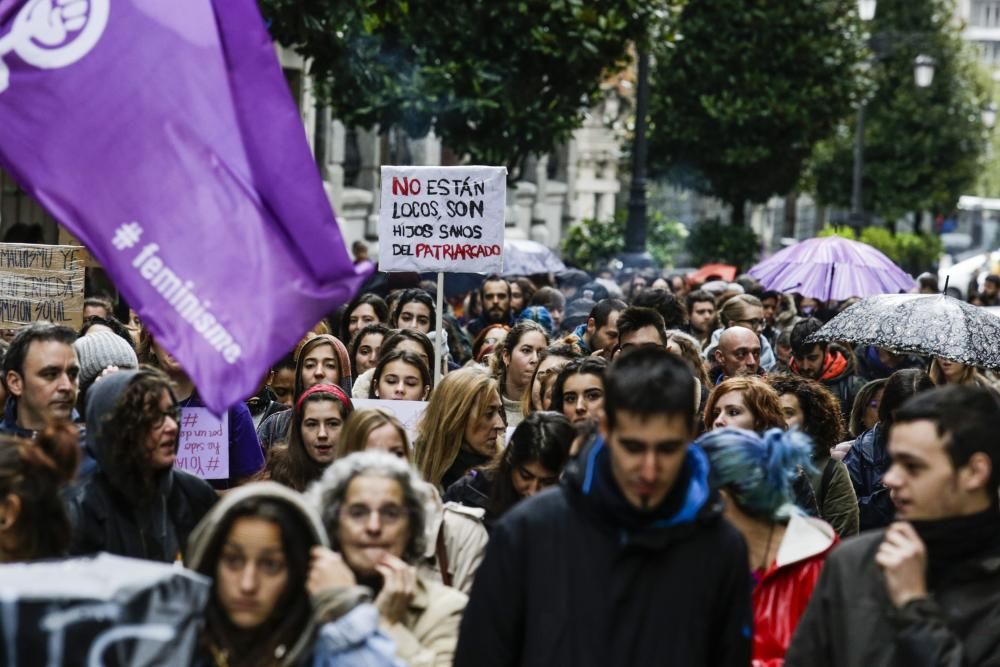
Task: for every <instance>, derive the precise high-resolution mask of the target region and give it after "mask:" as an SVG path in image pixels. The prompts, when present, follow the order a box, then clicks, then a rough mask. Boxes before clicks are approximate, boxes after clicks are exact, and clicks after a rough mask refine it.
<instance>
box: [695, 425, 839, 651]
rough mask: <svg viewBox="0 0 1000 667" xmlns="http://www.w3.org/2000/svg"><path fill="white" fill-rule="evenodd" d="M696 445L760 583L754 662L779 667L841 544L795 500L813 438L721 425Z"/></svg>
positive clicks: (755, 595)
mask: <svg viewBox="0 0 1000 667" xmlns="http://www.w3.org/2000/svg"><path fill="white" fill-rule="evenodd" d="M691 447H692V448H695V447H700V448H701V449H702V450H704V452H705V454H706V455H707V456H708V461H709V465H710V472H709V477H708V480H709V485H710V486H711V488H712V489H713V490H717V491H718V492H719V495H720V496H721V498H722V500H723V503H724V508H723V516H724V517H725V518H726V520H727V521H728V522H729V523H730V524H731V525H732V526H733V527H734V528H736V530H738V531H739V532H740V533H741V534H742V535H743V539H744V540H746V545H747V555H748V556H749V558H750V560H749V562H748V563H747V566H748V567H749V568H750V572H751V573H752V574H753V578H754V582H755V583H754V590H753V597H752V602H753V656H752V657H753V664H754V665H755V666H759V665H780V664H781V661H782V660H783V659H784V656H785V651H786V650H787V649H788V645H789V643H790V642H791V640H792V633H793V632H794V631H795V626H796V625H797V624H798V621H799V618H800V617H801V616H802V613H803V612H804V611H805V608H806V604H807V603H808V602H809V597H810V596H811V595H812V591H813V588H814V587H815V586H816V581H817V580H818V579H819V575H820V572H821V570H822V569H823V563H824V562H825V560H826V556H827V554H828V553H830V550H831V549H832V548H833V546H834V545H835V544H836V543H837V536H836V533H835V532H834V530H833V528H831V527H830V525H829V524H827V523H826V522H824V521H822V520H820V519H814V518H809V517H805V516H803V515H802V511H801V510H799V508H797V507H796V506H795V505H794V504H793V503H792V500H793V491H794V489H793V484H794V481H795V479H796V478H797V477H798V476H799V471H800V470H801V469H802V467H803V466H806V467H808V466H809V465H810V464H809V459H810V458H811V455H812V443H810V442H809V438H808V437H806V436H805V435H803V434H801V433H799V432H797V431H791V432H788V433H785V432H783V431H781V430H779V429H771V430H769V431H767V432H766V433H764V434H763V435H758V434H757V433H754V432H752V431H746V430H742V429H735V428H722V429H716V430H714V431H711V432H710V433H706V434H704V435H702V436H701V437H700V438H698V439H697V440H695V441H694V443H693V444H692V445H691Z"/></svg>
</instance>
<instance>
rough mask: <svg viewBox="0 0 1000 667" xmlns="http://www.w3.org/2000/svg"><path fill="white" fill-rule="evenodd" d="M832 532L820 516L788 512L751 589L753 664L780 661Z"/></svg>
mask: <svg viewBox="0 0 1000 667" xmlns="http://www.w3.org/2000/svg"><path fill="white" fill-rule="evenodd" d="M836 543H837V534H836V533H835V532H834V530H833V528H831V527H830V525H829V524H827V523H826V522H824V521H821V520H819V519H813V518H810V517H804V516H793V517H792V518H791V519H790V520H789V521H788V527H787V528H786V529H785V536H784V537H783V538H782V540H781V546H780V547H778V556H777V558H775V561H774V564H773V565H772V566H771V568H770V569H769V570H768V571H767V572H765V573H764V576H763V577H762V578H761V580H760V583H758V584H757V586H756V588H754V591H753V667H781V665H782V664H783V663H784V661H785V651H786V650H787V649H788V644H789V643H790V642H791V641H792V633H794V632H795V626H797V625H798V624H799V618H800V617H801V616H802V612H804V611H805V610H806V604H808V602H809V597H810V596H811V595H812V592H813V588H814V587H815V586H816V580H817V579H819V573H820V571H821V570H822V569H823V562H824V561H825V560H826V555H827V554H828V553H829V552H830V550H831V549H832V548H833V546H834V544H836Z"/></svg>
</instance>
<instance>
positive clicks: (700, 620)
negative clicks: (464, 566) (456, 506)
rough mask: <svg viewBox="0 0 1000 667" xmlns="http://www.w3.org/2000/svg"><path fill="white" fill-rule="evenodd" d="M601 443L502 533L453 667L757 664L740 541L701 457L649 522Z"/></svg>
mask: <svg viewBox="0 0 1000 667" xmlns="http://www.w3.org/2000/svg"><path fill="white" fill-rule="evenodd" d="M609 458H610V457H609V455H608V449H607V446H606V445H605V444H604V441H603V440H601V439H598V440H597V441H596V442H595V443H594V444H592V445H591V447H590V448H589V449H588V450H586V451H585V452H584V453H582V454H581V455H580V458H579V461H578V462H575V463H572V464H571V465H570V466H569V467H567V472H566V473H565V475H564V478H563V481H562V483H561V485H560V487H559V488H553V489H547V490H545V491H543V492H542V493H540V494H538V495H536V496H534V497H532V498H529V499H528V500H525V501H524V502H521V503H519V504H518V505H517V506H516V507H514V508H513V509H512V510H511V511H510V512H508V513H507V514H505V515H504V516H503V517H502V518H501V519H500V521H499V522H498V523H497V524H496V526H495V527H494V529H493V534H492V537H491V539H490V544H489V547H488V548H487V552H486V558H485V560H484V561H483V564H482V565H481V566H480V569H479V573H478V574H477V575H476V581H475V584H473V587H472V593H471V596H470V599H469V605H468V607H466V610H465V616H464V618H463V621H462V630H461V634H460V636H459V642H458V649H457V652H456V655H455V665H456V666H457V667H467V666H472V665H475V667H493V666H498V667H499V666H508V665H511V666H512V665H521V666H524V667H533V666H538V667H541V666H542V665H544V666H546V667H553V666H558V665H567V666H569V665H572V666H573V667H606V666H608V665H629V666H630V667H642V666H644V665H684V666H685V667H701V666H705V667H708V666H709V665H711V666H712V667H729V666H732V667H737V666H738V667H746V666H747V665H748V664H750V631H751V628H750V623H751V611H750V575H749V571H748V570H749V568H748V567H747V552H746V545H745V544H744V542H743V538H742V537H741V536H740V534H739V533H737V532H736V530H735V529H734V528H733V527H732V526H730V525H729V524H728V523H726V522H725V521H723V520H722V517H721V515H720V511H721V509H720V504H719V502H718V497H717V496H715V495H714V494H712V493H711V492H710V490H709V486H708V461H707V458H706V457H705V455H704V453H702V452H701V450H699V449H696V448H694V447H692V448H691V449H690V450H689V451H688V454H687V459H686V461H685V465H684V468H683V471H682V473H681V475H680V477H679V478H678V480H677V482H676V483H675V484H674V489H673V491H671V493H670V494H669V495H668V496H667V499H666V500H665V501H664V502H663V504H662V505H661V506H660V507H659V508H657V509H655V510H653V511H651V512H640V511H639V510H637V509H634V508H632V506H631V505H629V504H628V503H627V501H626V500H625V499H624V497H623V496H622V494H621V491H620V490H619V489H618V486H617V484H616V483H615V482H614V481H613V475H612V472H611V467H610V463H609Z"/></svg>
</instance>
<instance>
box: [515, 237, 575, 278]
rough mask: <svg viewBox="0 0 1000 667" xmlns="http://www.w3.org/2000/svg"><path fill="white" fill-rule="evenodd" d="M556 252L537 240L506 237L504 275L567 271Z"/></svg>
mask: <svg viewBox="0 0 1000 667" xmlns="http://www.w3.org/2000/svg"><path fill="white" fill-rule="evenodd" d="M565 270H566V265H565V264H563V263H562V260H561V259H559V258H558V257H557V256H556V254H555V253H554V252H552V251H551V250H550V249H549V248H547V247H545V246H544V245H542V244H541V243H538V242H537V241H529V240H528V239H506V240H505V241H504V242H503V275H505V276H530V275H532V274H533V273H550V272H551V273H556V272H558V271H565Z"/></svg>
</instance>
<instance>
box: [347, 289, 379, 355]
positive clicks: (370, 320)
mask: <svg viewBox="0 0 1000 667" xmlns="http://www.w3.org/2000/svg"><path fill="white" fill-rule="evenodd" d="M388 321H389V307H388V306H387V305H386V303H385V301H384V300H383V299H382V297H380V296H379V295H377V294H372V293H370V292H369V293H367V294H360V295H358V296H357V297H355V298H354V301H351V303H349V304H348V305H347V308H346V309H345V310H344V317H343V320H342V321H341V331H340V340H341V341H345V342H348V343H351V342H353V341H354V336H355V334H357V333H358V332H359V331H361V330H362V329H364V328H365V327H367V326H370V325H372V324H385V323H386V322H388ZM352 358H353V356H352Z"/></svg>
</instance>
